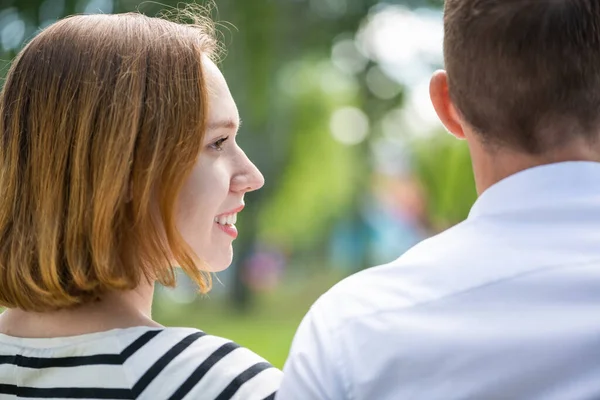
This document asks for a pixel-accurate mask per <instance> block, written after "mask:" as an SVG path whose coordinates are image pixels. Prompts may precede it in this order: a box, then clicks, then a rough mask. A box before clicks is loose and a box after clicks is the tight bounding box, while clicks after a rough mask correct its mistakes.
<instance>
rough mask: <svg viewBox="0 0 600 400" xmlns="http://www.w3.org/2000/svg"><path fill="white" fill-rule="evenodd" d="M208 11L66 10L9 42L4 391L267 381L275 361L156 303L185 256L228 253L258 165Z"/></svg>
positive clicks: (1, 267) (173, 389) (216, 263)
mask: <svg viewBox="0 0 600 400" xmlns="http://www.w3.org/2000/svg"><path fill="white" fill-rule="evenodd" d="M216 50H217V43H216V42H215V40H214V37H213V36H212V25H211V24H210V21H208V20H201V21H199V22H198V23H197V24H190V25H182V24H177V23H174V22H170V21H167V20H164V19H158V18H149V17H146V16H143V15H139V14H120V15H93V16H74V17H70V18H66V19H64V20H61V21H59V22H57V23H55V24H54V25H52V26H50V27H48V28H47V29H45V30H44V31H43V32H41V33H40V34H39V35H37V36H36V37H35V38H34V39H33V40H32V41H31V42H30V43H29V44H28V45H27V46H26V47H25V48H24V49H23V51H22V52H21V53H20V54H19V55H18V56H17V58H16V59H15V60H14V63H13V65H12V67H11V69H10V71H9V73H8V76H7V79H6V82H5V85H4V88H3V91H2V94H1V97H0V109H1V114H0V141H1V142H0V190H1V193H2V196H0V305H2V306H4V307H6V308H7V311H5V312H4V313H3V314H2V315H1V316H0V398H2V399H5V398H6V399H11V398H17V397H18V398H21V397H25V398H34V399H35V398H39V399H42V398H44V399H47V398H60V399H72V398H77V399H152V400H160V399H183V398H185V399H211V400H212V399H218V400H224V399H240V400H241V399H257V400H262V399H270V398H273V397H274V393H275V391H276V390H277V387H278V385H279V381H280V379H281V373H280V371H278V370H277V369H275V368H273V367H272V366H271V365H270V364H269V363H267V362H266V361H265V360H264V359H262V358H260V357H259V356H257V355H256V354H254V353H252V352H251V351H249V350H247V349H244V348H242V347H240V346H238V345H236V344H235V343H232V342H231V341H228V340H226V339H223V338H219V337H214V336H210V335H207V334H205V333H203V332H201V331H198V330H195V329H188V328H166V327H162V326H160V325H159V324H158V323H156V322H154V321H153V320H152V317H151V303H152V294H153V289H154V284H155V282H160V283H162V284H164V285H170V286H172V285H173V284H174V280H175V277H174V269H175V268H182V269H183V270H184V271H185V272H186V273H187V274H188V275H189V276H190V277H191V278H192V279H194V280H195V281H196V282H197V283H198V285H199V287H200V289H201V290H202V291H207V290H208V289H209V287H210V276H209V273H210V272H211V271H217V270H222V269H224V268H226V267H228V266H229V264H230V263H231V258H232V242H233V240H234V239H235V237H236V236H237V230H236V228H235V225H234V224H235V221H236V215H237V213H239V212H240V211H242V209H243V207H244V195H245V193H247V192H249V191H252V190H256V189H259V188H260V187H261V186H262V185H263V177H262V175H261V174H260V172H259V171H258V170H257V169H256V167H255V166H254V165H253V164H252V163H251V162H250V161H249V160H248V158H247V157H246V155H245V154H244V152H243V151H242V150H241V149H240V148H239V147H238V145H237V144H236V134H237V129H238V127H239V115H238V111H237V108H236V105H235V102H234V101H233V99H232V97H231V94H230V92H229V89H228V87H227V84H226V82H225V80H224V78H223V76H222V75H221V73H220V72H219V69H218V68H217V67H216V65H215V63H214V62H213V61H212V60H211V59H212V58H214V56H215V51H216Z"/></svg>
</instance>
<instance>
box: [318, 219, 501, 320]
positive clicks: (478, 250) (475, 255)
mask: <svg viewBox="0 0 600 400" xmlns="http://www.w3.org/2000/svg"><path fill="white" fill-rule="evenodd" d="M480 228H481V227H480V226H478V224H477V223H473V222H463V223H461V224H458V225H456V226H454V227H452V228H450V229H448V230H446V231H444V232H442V233H440V234H438V235H436V236H433V237H431V238H429V239H426V240H424V241H422V242H421V243H419V244H417V245H415V246H414V247H413V248H411V249H410V250H408V251H407V252H406V253H404V254H403V255H402V256H400V257H399V258H398V259H396V260H394V261H392V262H390V263H388V264H384V265H379V266H374V267H370V268H367V269H365V270H363V271H361V272H358V273H356V274H353V275H351V276H349V277H347V278H345V279H344V280H342V281H340V282H339V283H337V284H336V285H335V286H333V287H332V288H331V289H330V290H329V291H327V292H326V293H325V294H324V295H323V296H321V297H320V298H319V300H318V301H317V302H316V303H315V304H314V305H313V310H312V311H313V312H316V313H324V314H327V315H328V316H333V318H332V320H336V321H339V322H342V321H344V320H347V319H354V318H363V317H365V316H368V315H370V314H378V313H382V312H388V311H392V312H397V311H399V310H402V309H407V308H410V307H414V306H416V305H419V304H423V303H427V302H432V301H437V300H440V299H443V298H444V297H447V296H450V295H452V294H453V293H457V292H461V291H464V290H468V289H470V288H473V287H477V286H480V285H483V284H485V283H487V282H489V281H491V280H496V279H499V278H501V276H500V275H501V271H502V268H500V267H501V262H498V265H497V266H495V265H494V263H495V259H494V255H493V253H494V252H495V251H498V249H495V246H494V243H493V242H494V238H493V237H492V236H486V235H480V234H479V232H480V231H481V229H480ZM483 263H485V264H486V267H485V268H482V264H483ZM488 267H489V268H488Z"/></svg>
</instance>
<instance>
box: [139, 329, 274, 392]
mask: <svg viewBox="0 0 600 400" xmlns="http://www.w3.org/2000/svg"><path fill="white" fill-rule="evenodd" d="M165 333H167V332H165ZM157 339H159V338H157ZM148 349H149V350H150V347H149V348H148ZM129 368H133V373H132V376H133V379H134V381H135V383H134V385H133V394H134V395H135V396H136V398H138V399H142V400H146V399H147V400H150V399H153V400H155V399H169V400H179V399H194V400H198V399H206V400H213V399H214V400H270V399H274V397H275V393H276V391H277V389H278V387H279V384H280V382H281V379H282V373H281V371H279V370H278V369H276V368H274V367H273V366H272V365H271V364H269V363H268V362H267V361H266V360H264V359H263V358H261V357H259V356H258V355H256V354H255V353H253V352H252V351H250V350H248V349H246V348H244V347H241V346H239V345H237V344H236V343H234V342H231V341H229V340H227V339H224V338H220V337H216V336H211V335H206V334H204V333H203V332H200V331H194V330H185V329H180V330H177V331H172V332H171V333H170V334H166V335H162V337H161V338H160V340H155V341H154V343H153V346H151V353H147V352H138V353H137V354H136V356H135V357H132V358H131V363H130V365H129Z"/></svg>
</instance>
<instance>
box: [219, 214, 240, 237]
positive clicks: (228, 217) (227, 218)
mask: <svg viewBox="0 0 600 400" xmlns="http://www.w3.org/2000/svg"><path fill="white" fill-rule="evenodd" d="M236 222H237V213H231V214H222V215H219V216H217V217H215V223H216V224H217V226H218V227H219V228H220V229H221V230H222V231H223V232H225V233H226V234H227V235H229V236H231V237H232V238H234V239H235V238H237V236H238V231H237V228H236V227H235V223H236Z"/></svg>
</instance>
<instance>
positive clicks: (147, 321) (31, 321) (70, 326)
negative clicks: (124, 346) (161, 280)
mask: <svg viewBox="0 0 600 400" xmlns="http://www.w3.org/2000/svg"><path fill="white" fill-rule="evenodd" d="M153 291H154V285H153V284H145V285H140V286H139V287H138V288H136V289H135V290H131V291H126V292H111V293H109V294H107V295H106V296H104V297H103V298H102V300H101V301H99V302H96V303H90V304H85V305H82V306H79V307H76V308H72V309H66V310H60V311H53V312H45V313H34V312H26V311H23V310H19V309H9V310H7V311H5V312H4V313H3V314H2V315H0V333H4V334H7V335H11V336H17V337H30V338H35V337H42V338H49V337H61V336H75V335H82V334H87V333H95V332H103V331H107V330H110V329H117V328H130V327H134V326H160V325H159V324H158V323H156V322H154V321H153V320H152V316H151V308H152V297H153Z"/></svg>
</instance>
